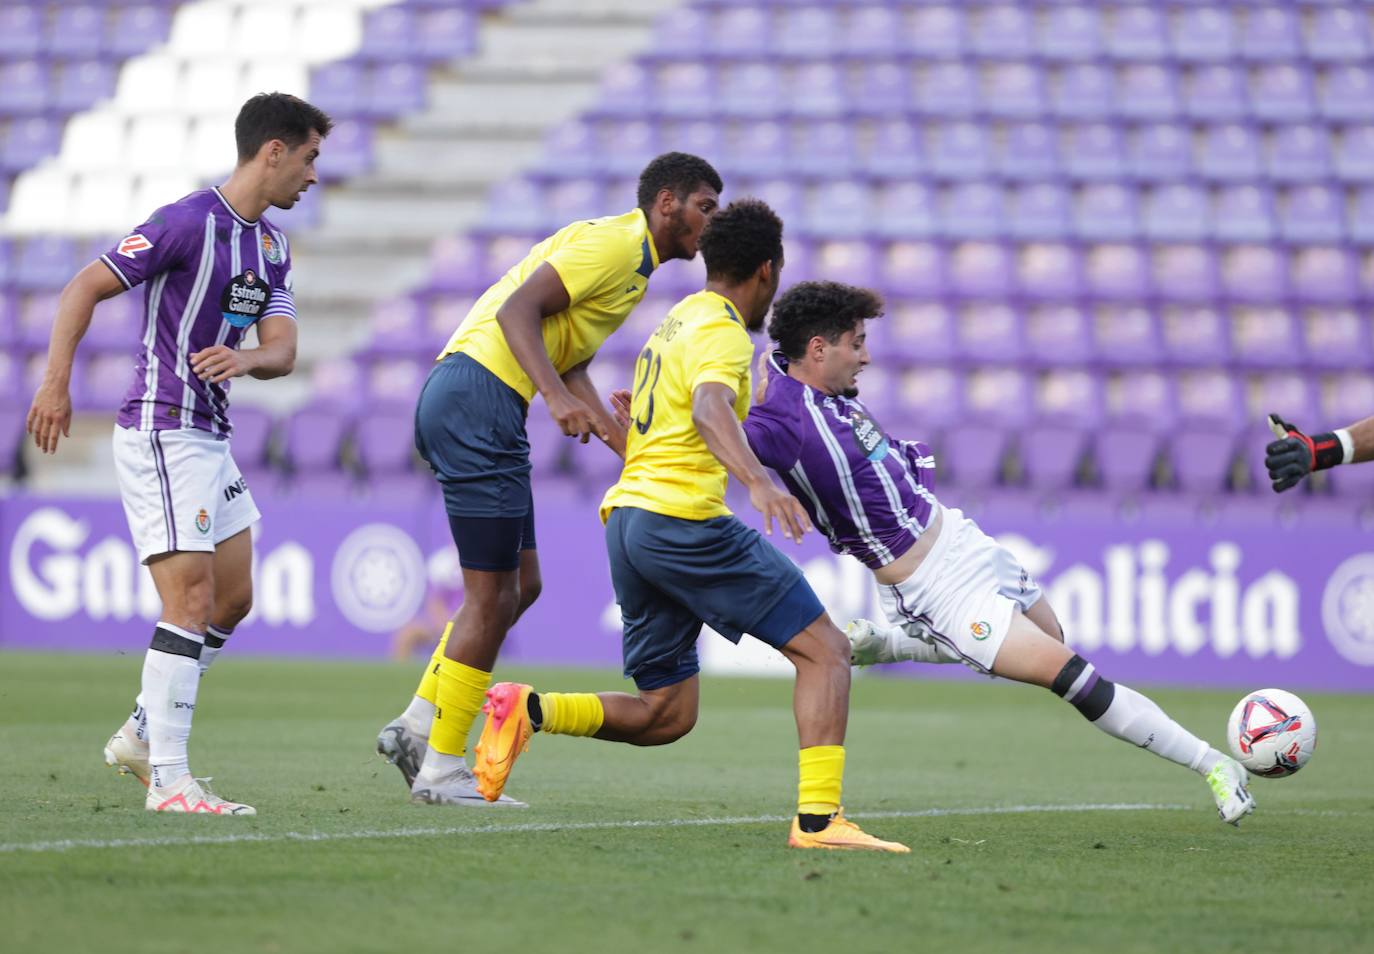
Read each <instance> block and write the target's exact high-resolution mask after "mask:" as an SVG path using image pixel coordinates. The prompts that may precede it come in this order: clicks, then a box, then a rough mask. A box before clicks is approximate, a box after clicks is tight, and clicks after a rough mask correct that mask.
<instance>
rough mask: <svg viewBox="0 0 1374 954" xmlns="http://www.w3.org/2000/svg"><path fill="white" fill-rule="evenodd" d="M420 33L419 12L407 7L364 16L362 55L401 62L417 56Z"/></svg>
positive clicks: (362, 57) (360, 56) (376, 59)
mask: <svg viewBox="0 0 1374 954" xmlns="http://www.w3.org/2000/svg"><path fill="white" fill-rule="evenodd" d="M418 45H419V36H418V35H417V33H416V29H415V14H414V13H413V12H412V11H411V10H410V9H409V8H407V7H406V6H404V5H398V6H389V7H383V8H381V9H379V10H372V11H370V12H368V13H367V14H365V15H364V20H363V43H362V46H361V48H359V50H358V54H357V55H358V58H359V59H363V60H374V61H378V62H384V63H388V62H399V61H402V60H408V59H410V58H412V57H414V55H415V51H416V48H417V47H418Z"/></svg>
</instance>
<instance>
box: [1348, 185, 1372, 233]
mask: <svg viewBox="0 0 1374 954" xmlns="http://www.w3.org/2000/svg"><path fill="white" fill-rule="evenodd" d="M1346 236H1347V237H1348V238H1349V240H1350V241H1351V242H1354V243H1355V244H1357V245H1363V246H1365V247H1366V248H1367V247H1369V246H1371V245H1374V188H1371V187H1369V186H1365V187H1364V188H1362V189H1360V190H1359V191H1357V192H1356V193H1355V197H1354V200H1353V201H1352V202H1351V203H1350V206H1349V212H1348V215H1347V217H1346Z"/></svg>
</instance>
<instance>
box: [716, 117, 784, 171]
mask: <svg viewBox="0 0 1374 954" xmlns="http://www.w3.org/2000/svg"><path fill="white" fill-rule="evenodd" d="M787 137H788V129H787V126H786V125H785V124H783V123H782V122H779V121H776V120H769V121H766V122H761V121H751V122H738V123H731V124H730V125H729V126H728V127H727V128H726V132H725V137H724V141H723V143H722V151H721V156H720V158H721V162H722V164H723V165H724V167H725V168H726V169H727V170H728V171H729V173H730V174H731V175H732V176H735V175H743V176H776V175H779V174H781V173H782V172H783V171H784V170H785V169H786V163H787V160H788V157H789V155H790V154H791V151H790V150H789V149H788V142H787Z"/></svg>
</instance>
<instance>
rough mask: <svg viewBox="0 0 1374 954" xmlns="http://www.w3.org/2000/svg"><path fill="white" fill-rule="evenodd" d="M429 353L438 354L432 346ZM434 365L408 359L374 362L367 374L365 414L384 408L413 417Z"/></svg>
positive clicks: (430, 361)
mask: <svg viewBox="0 0 1374 954" xmlns="http://www.w3.org/2000/svg"><path fill="white" fill-rule="evenodd" d="M429 350H430V351H437V350H438V348H437V347H435V346H431V348H430V349H429ZM433 364H434V363H433V361H432V360H424V359H422V360H418V361H417V360H414V359H413V358H411V357H410V356H409V355H407V356H405V357H401V358H387V359H384V360H380V361H376V362H374V363H373V364H372V366H371V367H370V368H369V369H368V372H367V396H368V400H369V402H370V406H369V412H368V413H372V411H375V410H376V409H377V408H385V409H388V410H395V409H399V410H400V411H402V412H404V413H405V414H413V413H414V409H415V402H416V401H417V400H419V398H420V390H421V389H422V388H423V387H424V386H425V378H426V377H428V375H429V370H430V368H431V367H433Z"/></svg>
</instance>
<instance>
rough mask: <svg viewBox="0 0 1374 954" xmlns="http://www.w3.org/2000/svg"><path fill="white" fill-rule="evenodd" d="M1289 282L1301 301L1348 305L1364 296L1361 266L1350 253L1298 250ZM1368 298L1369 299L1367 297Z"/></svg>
mask: <svg viewBox="0 0 1374 954" xmlns="http://www.w3.org/2000/svg"><path fill="white" fill-rule="evenodd" d="M1289 281H1290V282H1291V285H1292V292H1293V296H1294V297H1295V298H1297V299H1298V300H1300V301H1309V302H1321V303H1323V304H1345V303H1347V302H1353V301H1355V300H1356V299H1357V298H1358V297H1360V295H1361V289H1360V274H1359V266H1358V264H1357V262H1356V260H1355V257H1354V255H1352V254H1351V253H1350V252H1349V251H1348V250H1347V249H1344V248H1331V247H1323V246H1316V247H1309V248H1302V249H1298V250H1296V251H1295V252H1294V254H1293V256H1292V260H1291V271H1290V274H1289ZM1366 297H1367V295H1366Z"/></svg>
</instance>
